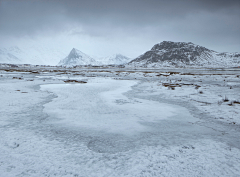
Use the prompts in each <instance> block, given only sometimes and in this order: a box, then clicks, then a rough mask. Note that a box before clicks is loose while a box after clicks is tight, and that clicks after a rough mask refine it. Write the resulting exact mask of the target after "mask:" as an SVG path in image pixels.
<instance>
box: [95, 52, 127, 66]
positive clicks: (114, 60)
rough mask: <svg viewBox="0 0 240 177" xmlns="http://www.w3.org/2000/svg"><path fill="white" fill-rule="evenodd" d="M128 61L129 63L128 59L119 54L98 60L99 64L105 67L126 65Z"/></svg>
mask: <svg viewBox="0 0 240 177" xmlns="http://www.w3.org/2000/svg"><path fill="white" fill-rule="evenodd" d="M129 61H131V59H130V58H128V57H126V56H124V55H121V54H114V55H111V56H108V57H104V58H100V59H99V62H101V63H102V64H105V65H110V64H115V65H122V64H126V63H128V62H129Z"/></svg>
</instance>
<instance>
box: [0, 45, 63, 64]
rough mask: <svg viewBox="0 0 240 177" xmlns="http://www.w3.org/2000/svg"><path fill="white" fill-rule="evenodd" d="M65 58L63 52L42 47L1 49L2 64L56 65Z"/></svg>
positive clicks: (0, 59) (0, 61) (0, 60)
mask: <svg viewBox="0 0 240 177" xmlns="http://www.w3.org/2000/svg"><path fill="white" fill-rule="evenodd" d="M63 57H64V54H63V52H61V51H58V50H55V49H50V48H47V47H41V46H30V47H27V46H26V47H21V48H19V47H17V46H14V47H9V48H2V49H0V63H10V64H23V63H25V64H46V65H56V64H57V62H58V61H59V60H60V59H61V58H63Z"/></svg>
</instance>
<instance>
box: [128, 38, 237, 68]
mask: <svg viewBox="0 0 240 177" xmlns="http://www.w3.org/2000/svg"><path fill="white" fill-rule="evenodd" d="M128 65H130V66H136V67H159V66H202V67H234V66H238V65H240V54H239V53H218V52H215V51H213V50H209V49H207V48H205V47H202V46H199V45H195V44H193V43H191V42H188V43H186V42H171V41H163V42H161V43H159V44H156V45H154V46H153V47H152V49H151V50H149V51H147V52H146V53H144V54H143V55H141V56H139V57H137V58H136V59H134V60H132V61H131V62H129V64H128Z"/></svg>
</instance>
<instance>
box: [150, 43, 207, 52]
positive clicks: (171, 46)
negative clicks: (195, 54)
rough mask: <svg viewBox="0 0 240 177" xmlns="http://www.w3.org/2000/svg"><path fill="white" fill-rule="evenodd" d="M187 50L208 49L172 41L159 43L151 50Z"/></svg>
mask: <svg viewBox="0 0 240 177" xmlns="http://www.w3.org/2000/svg"><path fill="white" fill-rule="evenodd" d="M184 48H185V49H189V50H202V51H203V50H206V51H210V50H209V49H207V48H205V47H202V46H199V45H196V44H193V43H192V42H172V41H163V42H161V43H158V44H155V45H154V46H153V47H152V49H151V50H176V49H184Z"/></svg>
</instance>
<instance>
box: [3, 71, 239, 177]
mask: <svg viewBox="0 0 240 177" xmlns="http://www.w3.org/2000/svg"><path fill="white" fill-rule="evenodd" d="M32 69H34V68H32ZM35 70H36V69H35ZM37 70H38V72H31V70H26V69H21V68H18V69H9V68H8V69H7V70H6V69H4V68H2V69H1V68H0V98H1V99H0V135H1V136H0V177H8V176H9V177H12V176H36V177H39V176H75V177H76V176H81V177H85V176H93V177H96V176H98V177H102V176H113V177H115V176H118V177H119V176H129V177H132V176H137V177H141V176H174V177H175V176H189V177H192V176H204V177H205V176H209V177H212V176H224V177H225V176H233V177H237V176H239V175H240V138H239V137H240V126H239V124H240V104H239V101H240V82H239V81H240V72H239V71H221V72H217V71H210V70H196V69H195V70H187V71H183V70H181V71H180V70H174V72H173V71H167V70H151V71H145V70H134V71H130V70H124V69H122V70H117V69H116V70H94V69H82V70H71V69H68V70H63V69H62V70H60V69H59V70H57V69H56V70H55V71H53V70H46V69H44V68H39V69H37Z"/></svg>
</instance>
